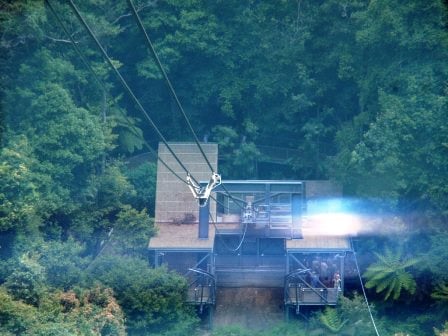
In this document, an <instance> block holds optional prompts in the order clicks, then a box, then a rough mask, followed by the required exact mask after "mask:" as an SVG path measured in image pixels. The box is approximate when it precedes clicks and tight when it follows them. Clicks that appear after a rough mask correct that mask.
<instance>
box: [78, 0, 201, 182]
mask: <svg viewBox="0 0 448 336" xmlns="http://www.w3.org/2000/svg"><path fill="white" fill-rule="evenodd" d="M69 5H70V7H71V8H72V10H73V12H74V13H75V15H76V17H77V18H78V20H79V21H80V22H81V23H82V25H83V26H84V28H85V29H86V30H87V32H88V33H89V35H90V37H91V38H92V39H93V40H94V41H95V44H96V45H97V47H98V48H99V49H100V51H101V53H102V55H103V57H104V58H105V59H106V61H107V63H108V64H109V66H110V68H111V69H112V70H113V71H114V73H115V75H116V76H117V78H118V79H119V81H120V83H121V85H122V86H123V88H124V89H125V91H126V92H127V93H128V95H129V96H130V98H131V99H132V100H133V101H134V103H135V104H136V105H137V107H138V109H139V110H140V112H142V113H143V115H144V116H145V117H146V119H147V120H148V122H149V123H150V124H151V126H152V127H153V129H154V131H155V132H156V133H157V135H158V136H159V137H160V139H161V140H162V142H163V143H164V145H165V146H166V147H167V149H168V151H169V152H170V153H171V155H172V156H173V157H174V159H175V160H176V161H177V163H178V164H179V165H180V166H181V167H182V169H183V170H184V171H185V172H186V173H187V174H189V171H188V169H187V167H185V165H184V164H183V163H182V161H181V160H180V159H179V157H178V156H177V155H176V153H175V152H174V151H173V149H172V148H171V146H170V145H169V144H168V142H167V141H166V139H165V137H164V136H163V134H162V133H161V132H160V130H159V129H158V128H157V126H156V124H155V123H154V122H153V120H152V119H151V117H150V116H149V114H148V113H147V112H146V110H145V109H144V107H143V106H142V104H141V103H140V101H139V100H138V99H137V97H136V96H135V94H134V92H133V91H132V90H131V88H130V87H129V85H128V84H127V82H126V80H125V79H124V78H123V76H122V75H121V73H120V71H118V69H117V68H116V67H115V65H114V64H113V63H112V60H111V59H110V58H109V56H108V55H107V53H106V51H105V50H104V48H103V46H102V45H101V43H100V42H99V40H98V38H97V37H96V35H95V34H94V32H93V31H92V29H91V28H90V26H89V25H88V24H87V22H86V21H85V20H84V18H83V16H82V15H81V13H80V12H79V10H78V8H77V7H76V5H75V4H74V3H73V1H72V0H69ZM193 179H194V178H193ZM195 182H197V181H196V180H195ZM197 183H198V182H197Z"/></svg>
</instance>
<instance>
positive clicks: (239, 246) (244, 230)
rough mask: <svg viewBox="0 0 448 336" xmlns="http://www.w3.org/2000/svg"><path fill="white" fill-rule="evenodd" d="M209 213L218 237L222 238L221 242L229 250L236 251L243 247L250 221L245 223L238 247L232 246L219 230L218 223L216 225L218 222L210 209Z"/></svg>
mask: <svg viewBox="0 0 448 336" xmlns="http://www.w3.org/2000/svg"><path fill="white" fill-rule="evenodd" d="M208 214H209V217H210V220H211V221H212V224H213V226H214V228H215V231H216V232H217V234H218V237H219V238H220V239H221V242H222V243H223V245H224V247H225V248H226V249H227V250H229V251H230V252H236V251H238V250H239V249H240V248H241V246H242V245H243V242H244V239H245V237H246V233H247V226H248V223H247V222H246V223H245V225H244V229H243V235H242V236H241V239H240V241H239V242H238V245H237V247H235V248H232V247H230V246H229V245H227V243H226V242H225V240H224V238H223V237H222V234H221V233H220V232H219V231H220V230H219V229H218V227H217V225H216V222H215V221H214V219H213V216H212V214H211V212H210V211H209V213H208Z"/></svg>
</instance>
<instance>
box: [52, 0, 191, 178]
mask: <svg viewBox="0 0 448 336" xmlns="http://www.w3.org/2000/svg"><path fill="white" fill-rule="evenodd" d="M45 2H46V4H47V5H48V8H50V10H51V12H52V13H53V15H54V16H55V18H56V20H57V22H58V23H59V25H60V26H61V28H62V29H63V30H64V32H65V34H66V35H67V37H68V38H69V39H70V41H71V44H72V46H73V48H74V49H75V51H76V53H77V54H78V56H79V57H80V59H81V61H82V62H83V63H84V65H85V67H86V68H87V70H88V71H89V72H90V73H91V74H92V76H93V78H94V79H95V81H96V82H97V83H98V85H99V86H100V87H101V88H102V89H103V90H104V92H105V93H106V94H107V88H106V85H105V84H104V82H103V81H102V80H101V79H100V78H99V77H98V76H97V74H96V73H95V71H94V70H93V68H92V67H91V66H90V64H89V62H88V61H87V59H86V57H85V56H84V54H83V52H82V51H81V49H79V48H78V46H77V45H76V43H75V41H74V39H73V37H72V35H71V34H70V32H69V31H68V29H67V27H66V26H65V24H64V23H63V21H62V20H61V18H60V16H59V15H58V14H57V12H56V10H55V9H54V7H53V5H52V4H51V3H50V1H49V0H45ZM119 111H120V110H119ZM120 113H121V111H120ZM122 116H123V117H124V120H125V121H126V122H127V124H128V126H129V127H130V130H131V132H132V133H133V134H134V135H136V136H138V134H137V133H134V132H135V130H134V129H133V125H132V124H131V123H130V122H128V120H127V119H126V115H125V114H124V113H123V114H122ZM143 144H144V145H145V147H146V148H147V149H148V150H149V152H150V153H151V154H152V155H153V157H154V158H155V159H156V160H158V161H160V163H162V164H163V165H164V166H165V167H166V168H167V169H168V170H169V171H170V172H171V173H172V174H173V175H174V176H175V177H177V178H178V179H179V180H181V181H182V182H183V183H185V184H187V185H188V183H187V182H186V181H185V180H184V178H182V177H181V176H179V175H178V174H177V173H176V172H175V171H174V170H173V169H172V168H171V167H169V166H168V164H167V163H166V162H165V161H164V160H162V159H161V158H160V157H159V155H158V153H157V151H155V150H154V149H153V148H152V146H151V145H150V144H149V143H148V142H147V141H146V140H145V139H144V138H143Z"/></svg>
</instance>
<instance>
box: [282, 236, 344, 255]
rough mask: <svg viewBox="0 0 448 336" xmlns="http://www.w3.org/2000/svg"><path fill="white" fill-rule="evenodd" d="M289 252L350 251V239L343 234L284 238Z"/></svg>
mask: <svg viewBox="0 0 448 336" xmlns="http://www.w3.org/2000/svg"><path fill="white" fill-rule="evenodd" d="M286 250H287V251H289V252H329V251H351V245H350V240H349V238H348V237H344V236H304V237H303V238H302V239H291V240H286Z"/></svg>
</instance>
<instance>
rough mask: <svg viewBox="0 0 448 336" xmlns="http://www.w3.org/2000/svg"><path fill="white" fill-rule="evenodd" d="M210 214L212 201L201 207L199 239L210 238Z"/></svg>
mask: <svg viewBox="0 0 448 336" xmlns="http://www.w3.org/2000/svg"><path fill="white" fill-rule="evenodd" d="M209 214H210V202H207V203H206V205H205V206H202V207H199V232H198V238H199V239H208V225H209Z"/></svg>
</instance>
